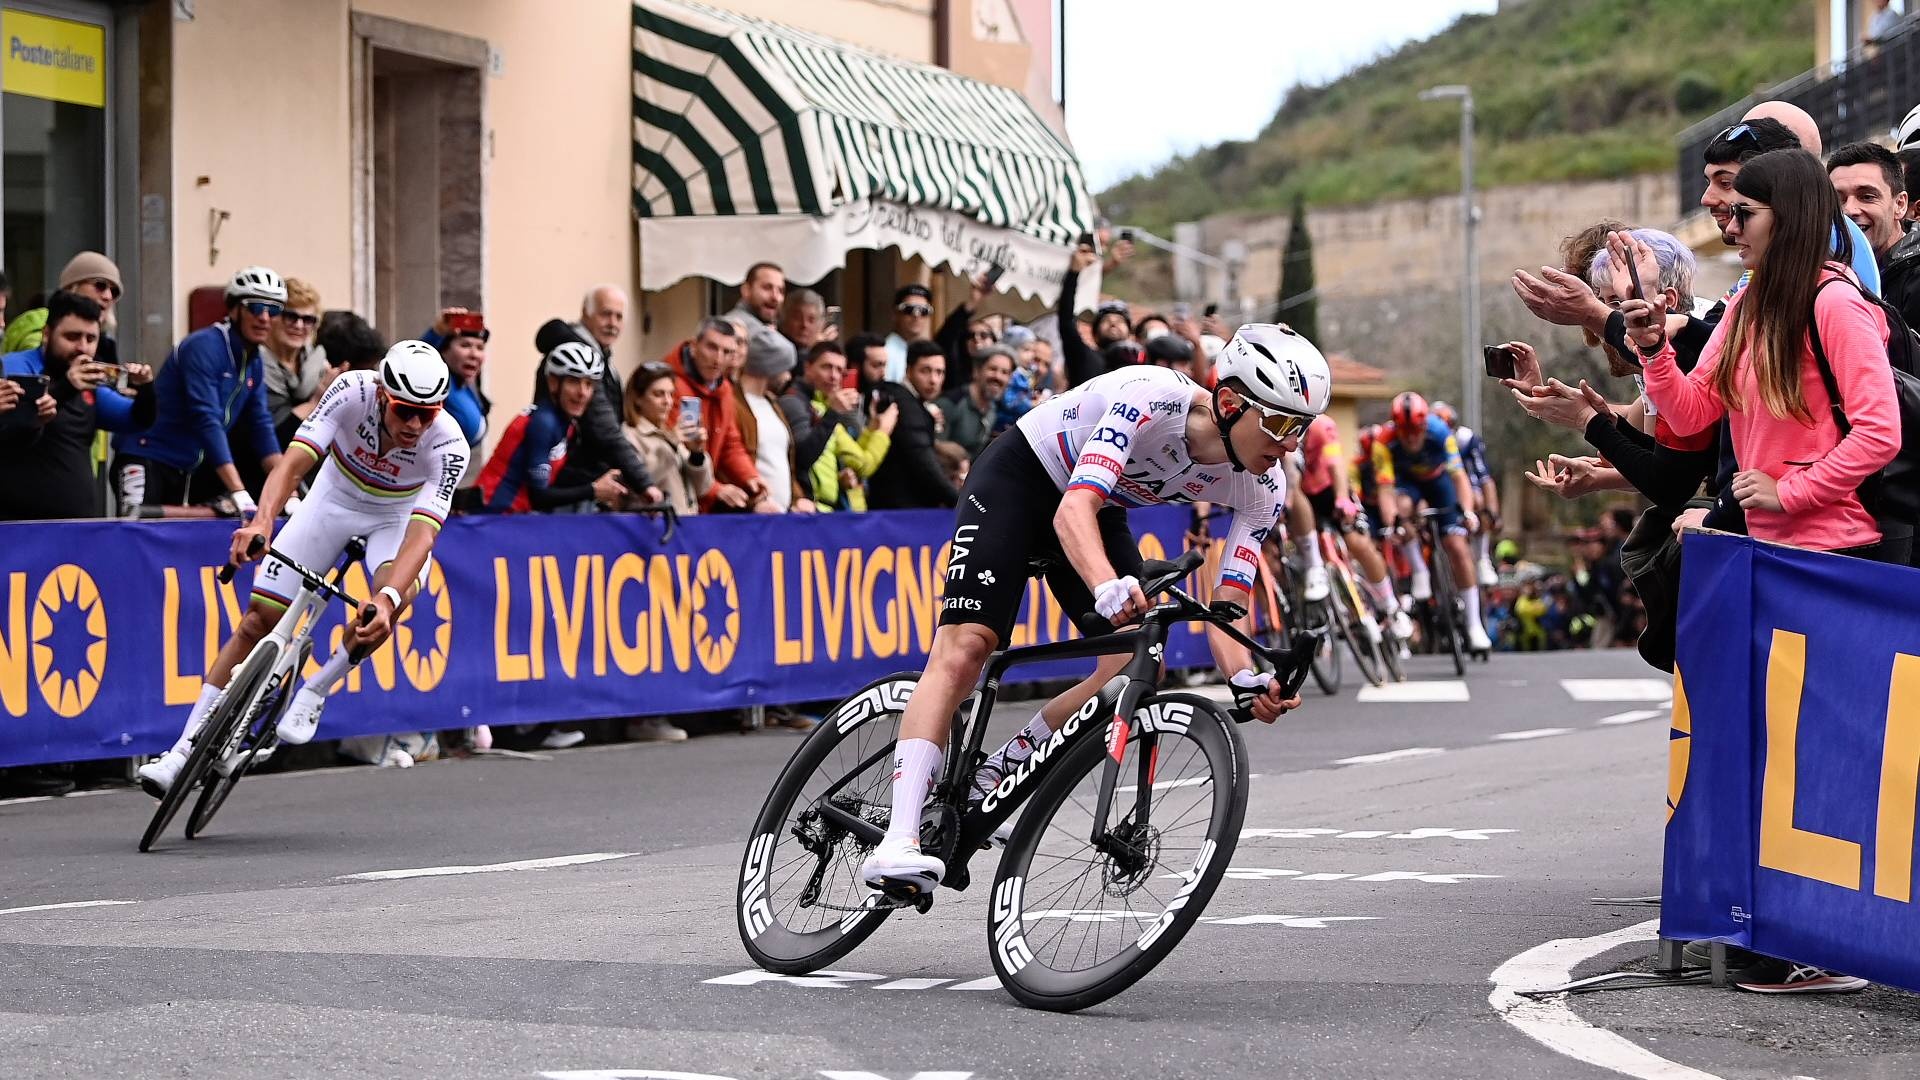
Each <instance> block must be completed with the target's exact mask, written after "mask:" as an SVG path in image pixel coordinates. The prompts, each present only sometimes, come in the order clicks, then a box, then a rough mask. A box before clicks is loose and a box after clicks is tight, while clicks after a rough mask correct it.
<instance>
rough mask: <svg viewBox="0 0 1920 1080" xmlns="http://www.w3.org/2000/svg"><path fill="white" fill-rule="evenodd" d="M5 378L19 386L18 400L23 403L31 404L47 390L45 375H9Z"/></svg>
mask: <svg viewBox="0 0 1920 1080" xmlns="http://www.w3.org/2000/svg"><path fill="white" fill-rule="evenodd" d="M7 378H9V379H12V380H13V381H14V383H16V384H17V385H18V386H19V387H20V401H21V403H23V404H27V405H31V404H32V403H34V402H36V401H39V400H40V398H41V397H42V396H43V395H44V394H46V392H47V377H46V376H45V375H9V376H7Z"/></svg>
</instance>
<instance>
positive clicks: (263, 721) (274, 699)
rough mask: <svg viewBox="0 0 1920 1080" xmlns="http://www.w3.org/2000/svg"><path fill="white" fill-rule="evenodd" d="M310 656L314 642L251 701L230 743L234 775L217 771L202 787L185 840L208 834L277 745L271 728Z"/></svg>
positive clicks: (276, 738)
mask: <svg viewBox="0 0 1920 1080" xmlns="http://www.w3.org/2000/svg"><path fill="white" fill-rule="evenodd" d="M311 655H313V642H312V641H308V642H307V643H306V644H305V645H304V646H303V647H302V648H301V650H300V658H299V659H298V660H296V661H294V663H293V664H292V666H290V667H288V668H287V669H286V670H285V671H282V672H280V675H279V678H276V679H273V680H272V681H271V682H269V683H267V684H266V685H264V686H263V687H261V689H260V690H259V691H258V692H257V693H255V694H254V695H253V700H252V701H251V702H249V703H248V706H247V710H246V720H245V722H243V723H242V724H241V725H240V726H239V727H238V728H237V729H236V737H235V738H234V739H232V740H231V741H230V744H229V745H230V749H229V750H228V751H227V752H228V753H232V754H235V755H238V756H239V760H238V761H237V762H235V764H234V767H233V771H231V772H229V773H227V774H226V775H225V776H221V775H220V774H219V772H218V770H216V771H215V772H214V774H213V775H211V776H209V777H207V781H206V783H205V784H203V785H201V787H200V798H199V801H197V802H195V803H194V804H193V812H192V813H191V814H188V815H187V839H189V840H194V839H198V838H199V836H200V834H201V833H203V832H206V831H207V826H208V825H211V824H212V823H213V815H215V814H217V813H219V812H220V808H221V807H222V806H225V805H226V804H227V796H229V795H231V794H233V789H234V786H235V785H236V784H238V783H240V778H241V777H243V776H245V775H247V773H248V771H249V770H251V769H252V768H253V762H254V759H255V758H257V757H259V756H260V754H261V753H262V752H264V751H267V750H270V749H271V748H272V747H273V745H274V744H275V743H276V742H277V741H278V736H277V735H276V734H275V733H274V724H275V723H277V722H278V721H279V719H280V714H281V713H283V712H285V711H286V708H287V703H288V702H290V701H291V700H292V699H293V692H294V688H295V685H296V683H297V682H298V680H299V678H300V670H301V669H302V668H304V667H306V664H307V657H309V656H311ZM269 674H271V672H270V673H269Z"/></svg>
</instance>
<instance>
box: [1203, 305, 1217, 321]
mask: <svg viewBox="0 0 1920 1080" xmlns="http://www.w3.org/2000/svg"><path fill="white" fill-rule="evenodd" d="M1200 314H1202V315H1205V316H1206V317H1207V318H1209V319H1211V318H1213V317H1214V316H1215V315H1218V314H1220V305H1219V304H1208V305H1207V306H1206V308H1205V309H1203V310H1202V311H1201V312H1200Z"/></svg>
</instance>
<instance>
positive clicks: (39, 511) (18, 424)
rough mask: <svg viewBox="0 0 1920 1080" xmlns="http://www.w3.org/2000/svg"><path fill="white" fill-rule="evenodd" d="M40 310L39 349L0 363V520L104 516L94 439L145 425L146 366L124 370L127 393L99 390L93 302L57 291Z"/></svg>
mask: <svg viewBox="0 0 1920 1080" xmlns="http://www.w3.org/2000/svg"><path fill="white" fill-rule="evenodd" d="M46 310H47V322H46V324H45V329H44V332H43V333H42V335H41V342H40V344H39V346H37V347H35V348H32V349H23V350H21V351H19V352H14V353H9V354H7V355H6V356H5V357H0V375H4V378H0V520H5V521H25V520H37V519H50V518H97V517H102V516H104V515H105V514H106V507H105V505H104V504H103V502H102V499H101V492H100V487H99V485H98V484H96V483H94V476H93V443H94V437H95V434H96V433H97V432H99V431H103V430H104V431H138V430H140V429H142V428H145V427H147V426H148V425H150V424H152V423H153V418H154V414H155V409H156V405H157V402H158V399H157V398H156V397H155V396H154V392H153V385H152V384H153V370H152V369H151V368H149V367H147V366H146V365H145V364H129V365H127V367H126V369H125V378H126V381H127V384H128V385H129V387H130V388H131V392H130V393H126V394H123V393H121V392H119V391H118V390H115V389H113V388H112V387H109V386H105V385H102V375H101V372H100V371H99V370H98V369H99V368H100V367H101V365H99V364H98V363H96V362H95V360H94V349H96V348H97V347H98V346H99V343H100V316H101V312H100V305H99V304H97V303H95V302H94V301H93V300H92V299H90V298H88V297H85V296H82V295H80V294H78V293H74V292H66V291H61V292H56V293H54V294H53V296H52V298H50V299H49V300H48V301H47V309H46ZM29 393H31V394H32V397H31V400H29V398H28V394H29ZM29 409H30V410H31V412H29V411H28V410H29Z"/></svg>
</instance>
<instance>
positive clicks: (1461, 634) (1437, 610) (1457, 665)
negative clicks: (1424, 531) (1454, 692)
mask: <svg viewBox="0 0 1920 1080" xmlns="http://www.w3.org/2000/svg"><path fill="white" fill-rule="evenodd" d="M1437 539H1438V537H1437V536H1436V540H1437ZM1433 554H1434V559H1433V616H1434V618H1433V621H1434V624H1435V625H1436V626H1438V627H1439V628H1440V633H1441V634H1443V635H1445V637H1446V639H1447V651H1448V652H1450V653H1452V654H1453V673H1454V674H1455V675H1465V674H1466V673H1467V657H1466V645H1467V621H1466V620H1467V617H1466V610H1465V606H1466V600H1465V598H1463V597H1462V596H1461V595H1460V586H1459V583H1458V582H1456V581H1454V580H1453V558H1452V557H1451V556H1450V555H1448V554H1447V550H1446V548H1445V546H1443V545H1441V544H1439V543H1437V542H1436V543H1435V544H1434V545H1433ZM1434 651H1435V652H1438V651H1439V650H1438V649H1437V648H1436V649H1435V650H1434Z"/></svg>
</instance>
